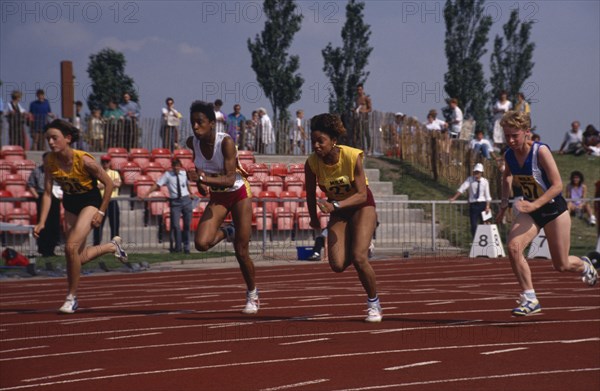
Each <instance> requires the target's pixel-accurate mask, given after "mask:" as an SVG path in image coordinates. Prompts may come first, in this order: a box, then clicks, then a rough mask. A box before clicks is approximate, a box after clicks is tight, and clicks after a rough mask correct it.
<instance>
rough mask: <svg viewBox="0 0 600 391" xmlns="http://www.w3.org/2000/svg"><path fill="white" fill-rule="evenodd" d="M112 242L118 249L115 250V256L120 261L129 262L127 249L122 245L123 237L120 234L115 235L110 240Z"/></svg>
mask: <svg viewBox="0 0 600 391" xmlns="http://www.w3.org/2000/svg"><path fill="white" fill-rule="evenodd" d="M110 242H111V243H112V244H114V245H115V248H116V251H115V258H117V259H118V260H119V261H121V262H123V263H126V262H127V253H126V252H125V250H123V247H121V244H122V243H123V239H121V237H120V236H115V237H114V238H112V240H111V241H110Z"/></svg>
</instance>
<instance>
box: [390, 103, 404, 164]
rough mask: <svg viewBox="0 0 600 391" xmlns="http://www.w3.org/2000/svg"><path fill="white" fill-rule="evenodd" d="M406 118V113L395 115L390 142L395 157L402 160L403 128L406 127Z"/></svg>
mask: <svg viewBox="0 0 600 391" xmlns="http://www.w3.org/2000/svg"><path fill="white" fill-rule="evenodd" d="M405 118H406V115H405V114H404V113H402V112H397V113H396V114H394V123H393V124H392V125H391V126H390V133H391V134H390V137H391V140H390V141H391V145H392V148H393V155H394V156H395V157H399V158H402V127H403V126H404V119H405Z"/></svg>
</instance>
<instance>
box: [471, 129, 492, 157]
mask: <svg viewBox="0 0 600 391" xmlns="http://www.w3.org/2000/svg"><path fill="white" fill-rule="evenodd" d="M469 147H470V148H471V149H472V150H473V152H475V153H476V154H481V155H482V156H483V157H484V158H486V159H491V158H492V155H493V154H494V147H493V146H492V143H491V142H490V140H488V139H486V138H483V130H481V129H477V130H476V131H475V138H474V139H473V140H471V143H470V144H469Z"/></svg>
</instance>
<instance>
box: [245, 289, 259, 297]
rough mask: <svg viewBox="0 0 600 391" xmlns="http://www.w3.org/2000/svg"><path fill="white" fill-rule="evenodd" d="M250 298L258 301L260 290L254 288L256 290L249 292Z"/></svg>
mask: <svg viewBox="0 0 600 391" xmlns="http://www.w3.org/2000/svg"><path fill="white" fill-rule="evenodd" d="M247 294H248V297H249V298H251V299H256V298H258V289H257V288H254V290H252V291H247Z"/></svg>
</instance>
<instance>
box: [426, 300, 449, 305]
mask: <svg viewBox="0 0 600 391" xmlns="http://www.w3.org/2000/svg"><path fill="white" fill-rule="evenodd" d="M452 303H454V301H452V300H449V301H436V302H433V303H429V304H425V305H444V304H452Z"/></svg>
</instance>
